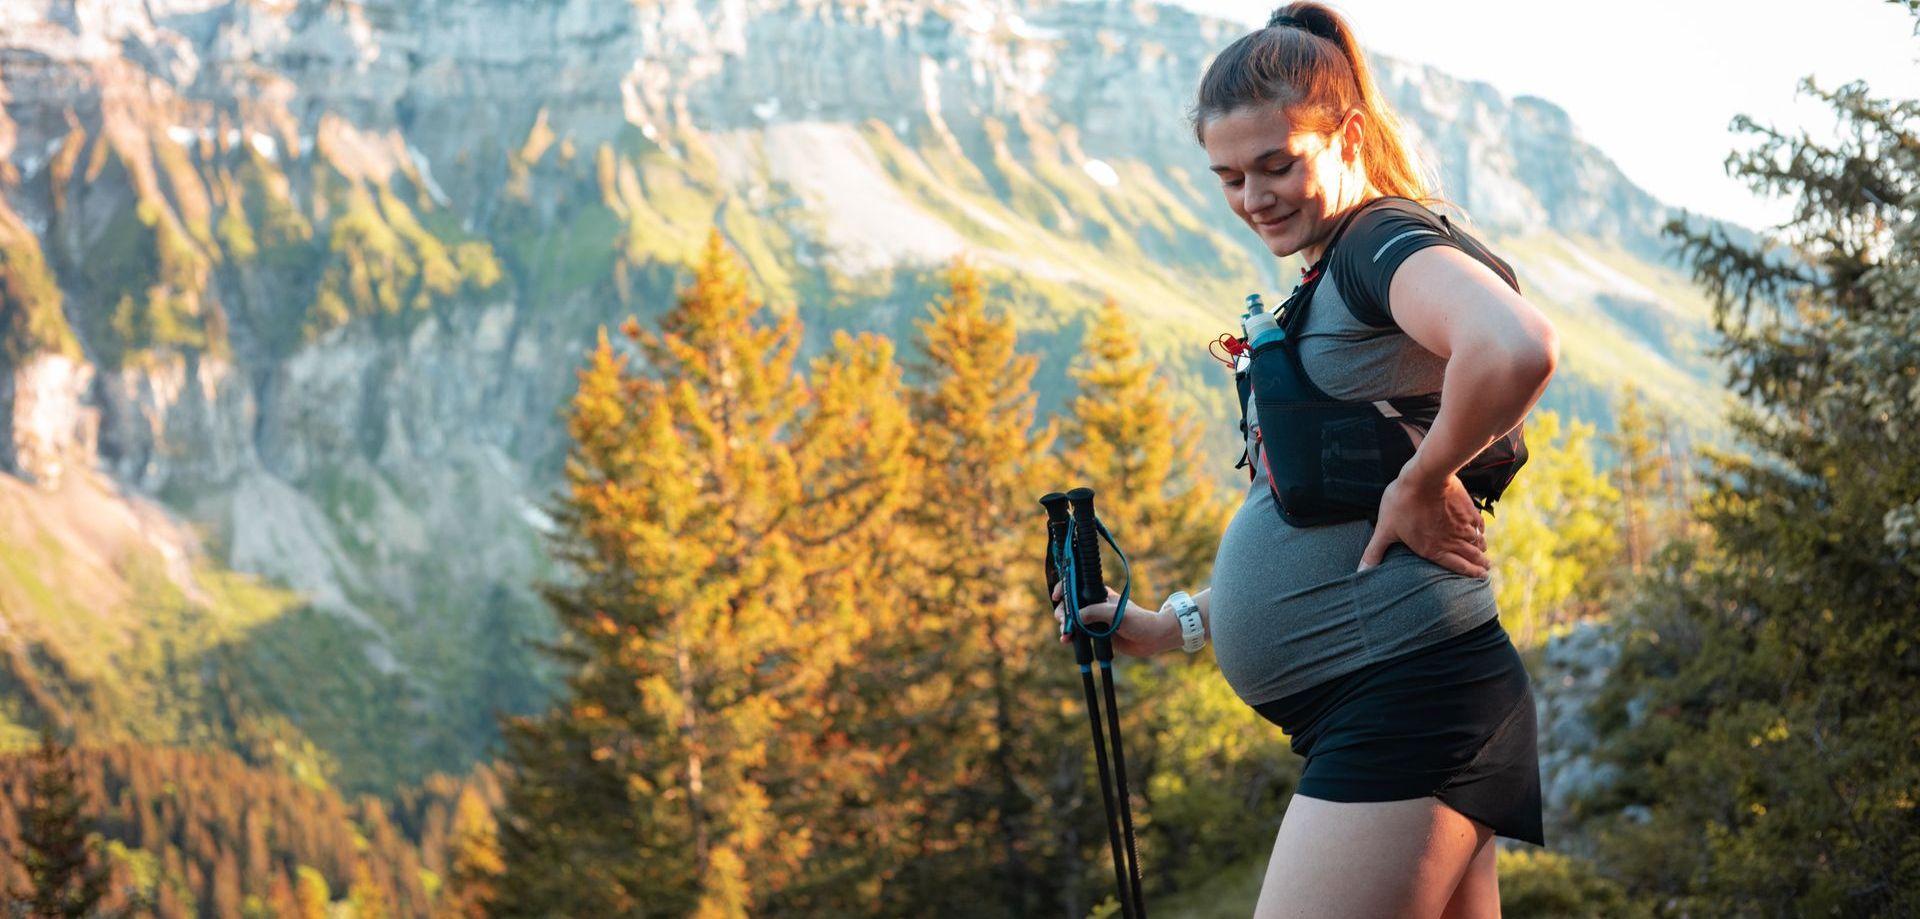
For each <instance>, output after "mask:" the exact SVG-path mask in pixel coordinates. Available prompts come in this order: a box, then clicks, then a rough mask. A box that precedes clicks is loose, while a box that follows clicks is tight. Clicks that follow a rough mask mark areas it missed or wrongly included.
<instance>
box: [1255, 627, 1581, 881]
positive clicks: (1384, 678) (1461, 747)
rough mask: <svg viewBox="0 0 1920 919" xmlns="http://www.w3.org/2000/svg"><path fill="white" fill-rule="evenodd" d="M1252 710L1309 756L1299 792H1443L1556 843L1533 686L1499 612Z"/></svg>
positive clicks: (1522, 834) (1498, 825) (1368, 797)
mask: <svg viewBox="0 0 1920 919" xmlns="http://www.w3.org/2000/svg"><path fill="white" fill-rule="evenodd" d="M1254 710H1255V711H1257V712H1259V713H1260V714H1261V716H1262V717H1264V718H1266V719H1267V720H1268V721H1271V722H1273V723H1274V724H1277V725H1279V726H1280V727H1281V729H1282V730H1284V731H1286V732H1287V736H1288V738H1289V739H1290V740H1291V741H1292V744H1293V750H1294V752H1295V753H1298V754H1300V755H1301V756H1304V757H1306V760H1307V763H1306V768H1305V770H1304V771H1303V772H1302V773H1301V776H1300V787H1299V793H1300V794H1303V795H1307V796H1308V797H1313V798H1320V799H1322V800H1326V801H1404V800H1409V799H1414V798H1424V797H1436V798H1439V799H1440V800H1441V801H1443V802H1445V803H1446V804H1447V805H1448V806H1450V807H1452V808H1453V809H1454V810H1457V811H1459V812H1460V813H1463V814H1465V815H1467V816H1468V817H1471V818H1473V819H1474V820H1477V821H1479V822H1480V823H1483V824H1485V825H1487V826H1489V827H1492V828H1493V831H1494V833H1495V834H1496V835H1500V836H1505V837H1507V838H1509V839H1518V840H1522V841H1525V842H1530V843H1533V844H1534V845H1538V846H1544V845H1546V844H1547V843H1546V831H1545V829H1544V828H1543V827H1542V826H1541V817H1540V756H1539V749H1538V742H1537V738H1536V726H1535V722H1534V719H1535V714H1534V702H1533V687H1532V684H1531V681H1530V680H1529V679H1528V677H1527V669H1526V665H1525V663H1523V662H1522V661H1521V660H1520V653H1519V651H1517V650H1515V649H1514V647H1513V642H1512V641H1511V640H1510V639H1509V638H1508V637H1507V631H1506V629H1504V628H1502V627H1501V625H1500V620H1498V619H1492V620H1488V621H1487V622H1486V623H1485V624H1483V625H1479V626H1475V627H1474V628H1473V629H1471V630H1469V631H1467V632H1464V633H1462V634H1460V635H1458V636H1455V637H1453V638H1450V639H1447V640H1446V641H1444V642H1441V643H1439V644H1435V645H1429V646H1427V647H1424V648H1421V649H1419V650H1417V651H1413V652H1410V653H1408V654H1405V655H1402V656H1400V657H1397V658H1393V659H1390V660H1384V661H1377V662H1375V663H1372V664H1368V665H1367V666H1365V667H1362V668H1361V669H1359V670H1356V671H1354V672H1352V673H1349V674H1345V675H1343V676H1339V677H1335V678H1333V679H1331V680H1328V681H1326V682H1324V683H1321V684H1319V685H1317V686H1312V687H1309V688H1307V689H1304V690H1301V691H1300V692H1297V693H1294V694H1292V695H1289V696H1285V697H1283V698H1280V699H1276V700H1274V701H1272V702H1268V703H1266V704H1264V705H1257V706H1255V707H1254Z"/></svg>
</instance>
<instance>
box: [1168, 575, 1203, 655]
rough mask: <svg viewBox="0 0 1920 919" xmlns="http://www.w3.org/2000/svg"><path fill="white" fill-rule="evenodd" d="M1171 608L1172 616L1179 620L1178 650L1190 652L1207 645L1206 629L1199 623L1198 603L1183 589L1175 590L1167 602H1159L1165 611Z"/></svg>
mask: <svg viewBox="0 0 1920 919" xmlns="http://www.w3.org/2000/svg"><path fill="white" fill-rule="evenodd" d="M1169 608H1171V609H1172V610H1173V617H1174V618H1175V619H1177V620H1179V621H1180V650H1182V651H1185V652H1187V653H1188V654H1192V653H1194V652H1196V651H1198V650H1200V649H1201V648H1204V647H1206V645H1207V629H1206V627H1205V626H1203V625H1201V624H1200V605H1199V604H1198V603H1195V602H1193V598H1192V597H1189V596H1187V592H1186V591H1184V590H1176V591H1174V592H1173V596H1171V597H1168V598H1167V602H1165V603H1162V604H1160V609H1161V611H1162V612H1165V611H1166V610H1168V609H1169Z"/></svg>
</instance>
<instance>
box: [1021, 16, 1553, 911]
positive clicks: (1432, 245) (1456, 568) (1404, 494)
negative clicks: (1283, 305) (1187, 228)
mask: <svg viewBox="0 0 1920 919" xmlns="http://www.w3.org/2000/svg"><path fill="white" fill-rule="evenodd" d="M1193 127H1194V133H1195V135H1196V137H1197V138H1198V140H1199V141H1200V144H1201V146H1202V147H1204V148H1205V150H1206V155H1207V157H1208V159H1209V161H1210V167H1211V169H1212V171H1213V172H1214V173H1215V174H1216V175H1217V176H1219V179H1220V185H1221V191H1222V192H1223V193H1224V195H1225V197H1226V202H1227V205H1228V206H1229V207H1230V208H1232V209H1233V212H1234V214H1235V215H1237V216H1239V218H1240V219H1241V220H1243V221H1245V222H1246V224H1247V226H1248V227H1249V228H1250V229H1251V230H1252V231H1253V232H1254V233H1255V234H1256V235H1258V236H1259V238H1260V241H1261V242H1262V243H1264V244H1265V245H1266V247H1267V248H1268V250H1270V251H1271V252H1272V253H1273V254H1274V255H1275V256H1287V255H1292V254H1294V253H1300V254H1301V255H1302V256H1304V258H1305V259H1306V260H1307V262H1308V263H1309V264H1310V265H1311V266H1312V269H1311V270H1310V271H1309V272H1308V274H1307V278H1308V279H1309V282H1310V283H1309V282H1303V284H1302V289H1301V291H1298V292H1296V296H1295V298H1293V299H1294V300H1295V301H1304V302H1294V303H1291V304H1290V305H1289V308H1288V312H1289V313H1298V315H1297V316H1293V317H1290V318H1291V319H1293V320H1295V321H1290V322H1288V323H1287V329H1288V336H1289V338H1290V339H1291V341H1290V346H1291V347H1292V348H1293V349H1295V350H1294V352H1293V353H1294V355H1296V356H1297V361H1298V363H1297V365H1296V366H1297V367H1298V372H1300V373H1303V374H1304V375H1305V377H1306V380H1307V384H1306V385H1307V386H1308V387H1309V388H1317V389H1318V390H1320V391H1321V393H1320V394H1321V395H1323V396H1325V397H1329V398H1331V399H1335V400H1343V401H1347V402H1356V403H1362V404H1364V403H1367V402H1373V403H1375V404H1377V405H1380V406H1382V407H1383V408H1382V411H1383V412H1384V411H1390V409H1389V408H1387V406H1388V402H1387V400H1405V399H1407V398H1408V397H1414V396H1422V395H1426V396H1431V394H1434V393H1438V394H1439V400H1438V403H1439V404H1438V410H1437V414H1435V413H1429V414H1428V415H1427V416H1426V417H1425V418H1416V417H1413V416H1408V417H1406V418H1405V419H1403V420H1402V422H1401V423H1404V424H1406V425H1407V426H1408V430H1409V434H1408V436H1407V438H1406V439H1407V441H1409V442H1410V443H1411V444H1412V445H1413V450H1412V459H1411V460H1410V461H1408V462H1406V463H1405V464H1404V466H1402V467H1400V468H1399V469H1398V470H1397V476H1396V474H1395V473H1396V470H1392V469H1388V470H1386V472H1385V474H1384V476H1383V477H1382V478H1383V479H1388V480H1390V482H1389V483H1388V484H1386V485H1385V489H1384V492H1383V493H1381V492H1377V491H1376V494H1378V504H1377V508H1376V509H1375V511H1374V513H1373V514H1372V515H1371V519H1365V518H1367V517H1368V516H1369V515H1367V514H1362V515H1360V516H1361V518H1362V519H1349V520H1345V521H1341V522H1332V523H1326V524H1323V525H1300V523H1299V518H1298V517H1297V516H1294V517H1293V518H1292V519H1283V516H1282V514H1281V510H1282V509H1283V506H1282V505H1277V504H1276V497H1275V489H1274V488H1270V487H1269V483H1268V481H1267V479H1268V477H1269V474H1270V468H1277V467H1274V466H1273V464H1272V463H1270V462H1267V461H1265V460H1267V459H1268V456H1267V454H1268V453H1271V451H1272V450H1273V448H1274V446H1275V438H1277V437H1282V436H1284V435H1285V434H1286V433H1287V430H1286V429H1285V428H1283V426H1281V425H1280V424H1279V423H1278V422H1277V421H1271V420H1270V421H1269V423H1268V425H1267V428H1266V429H1265V431H1264V433H1263V429H1262V427H1261V419H1260V418H1259V417H1258V412H1257V411H1255V408H1256V406H1255V405H1253V404H1252V403H1253V402H1254V401H1255V400H1249V404H1248V405H1246V406H1244V409H1245V410H1246V411H1247V413H1248V414H1247V422H1248V431H1249V434H1248V442H1247V448H1248V451H1249V456H1250V458H1251V459H1252V460H1253V463H1252V465H1253V469H1254V478H1253V481H1252V483H1251V485H1250V487H1249V488H1248V489H1247V493H1246V499H1245V501H1244V503H1242V505H1241V506H1240V509H1239V511H1238V513H1237V514H1236V515H1235V516H1234V518H1233V521H1232V523H1231V524H1230V525H1229V526H1228V528H1227V532H1226V535H1225V537H1224V538H1223V539H1222V540H1221V543H1220V548H1219V552H1218V554H1217V556H1216V557H1215V561H1214V569H1213V581H1212V585H1211V586H1210V587H1209V588H1208V589H1206V590H1202V591H1199V592H1198V593H1197V594H1194V595H1192V596H1188V595H1187V594H1186V593H1185V592H1176V593H1175V594H1174V595H1173V596H1171V597H1169V598H1168V600H1167V602H1166V603H1165V604H1164V605H1163V606H1162V608H1161V609H1160V610H1159V611H1157V612H1156V611H1153V610H1148V609H1144V608H1139V607H1135V608H1133V609H1131V610H1130V611H1129V614H1128V615H1127V616H1126V617H1125V618H1124V619H1123V620H1122V625H1121V628H1120V630H1119V632H1118V633H1117V634H1116V636H1115V644H1114V646H1115V648H1116V650H1118V651H1120V652H1121V653H1123V654H1131V655H1134V656H1139V657H1144V656H1148V655H1152V654H1157V653H1160V652H1163V651H1169V650H1172V649H1173V648H1183V647H1184V648H1186V649H1188V650H1189V651H1192V650H1197V649H1198V648H1199V647H1201V646H1202V645H1203V642H1204V640H1205V639H1206V638H1209V637H1210V638H1211V639H1212V641H1213V642H1214V648H1215V657H1216V658H1217V660H1218V661H1219V663H1220V670H1221V673H1222V675H1223V676H1224V677H1225V678H1226V680H1227V682H1228V683H1229V685H1231V686H1232V687H1233V689H1234V691H1235V692H1236V693H1238V694H1239V696H1240V698H1241V699H1243V700H1244V701H1245V702H1246V703H1247V704H1248V705H1250V706H1252V707H1253V708H1254V709H1255V710H1256V711H1258V712H1259V713H1260V714H1261V715H1262V716H1264V717H1265V718H1267V719H1268V720H1270V721H1272V722H1274V723H1275V724H1277V725H1279V726H1280V727H1281V728H1282V729H1284V730H1285V731H1286V733H1287V735H1288V737H1289V738H1290V739H1291V742H1292V744H1293V748H1294V750H1295V751H1296V752H1297V753H1299V754H1300V755H1302V756H1304V757H1305V758H1306V764H1305V767H1304V770H1303V772H1302V774H1301V778H1300V785H1299V788H1298V790H1297V793H1296V794H1295V795H1294V797H1293V799H1292V802H1291V803H1290V804H1289V805H1288V807H1287V811H1286V815H1285V818H1284V819H1283V820H1282V821H1281V825H1280V831H1279V836H1278V838H1277V839H1276V841H1275V843H1274V849H1273V857H1272V861H1271V862H1270V864H1269V865H1268V868H1267V873H1266V880H1265V882H1264V884H1263V886H1262V888H1261V893H1260V899H1259V903H1258V905H1257V907H1256V908H1255V916H1256V917H1257V919H1274V917H1283V916H1284V917H1293V916H1299V917H1316V919H1327V917H1370V919H1371V917H1388V916H1392V917H1400V916H1412V917H1439V916H1447V917H1454V916H1473V917H1491V916H1498V915H1499V909H1500V903H1499V893H1498V882H1497V879H1496V876H1495V869H1494V864H1495V862H1494V853H1495V848H1494V845H1493V842H1492V837H1493V836H1495V835H1500V836H1506V837H1508V838H1512V839H1518V840H1524V841H1527V842H1531V843H1534V844H1536V845H1545V838H1544V837H1545V834H1544V831H1543V830H1542V828H1541V817H1540V779H1539V762H1538V758H1537V753H1536V748H1535V736H1534V727H1535V726H1534V717H1535V716H1534V704H1533V695H1532V690H1531V688H1530V681H1529V678H1528V676H1527V672H1526V669H1525V667H1524V666H1523V664H1522V663H1521V660H1520V657H1519V655H1518V653H1517V652H1516V651H1515V649H1514V647H1513V644H1512V642H1511V641H1510V640H1509V638H1508V636H1507V633H1506V631H1505V630H1504V629H1503V628H1502V627H1501V625H1500V620H1499V611H1498V609H1496V608H1495V605H1494V598H1493V591H1492V588H1491V586H1490V584H1489V583H1488V580H1487V572H1488V567H1489V562H1488V560H1487V556H1486V539H1485V536H1484V531H1483V526H1482V517H1481V514H1480V511H1479V509H1478V508H1477V507H1476V505H1475V501H1474V498H1475V496H1474V495H1473V494H1470V493H1469V490H1468V486H1467V485H1465V484H1463V481H1462V478H1461V476H1460V475H1458V473H1460V472H1461V471H1462V470H1463V469H1466V468H1468V467H1469V464H1470V463H1472V462H1474V461H1475V459H1476V457H1479V456H1481V454H1482V452H1483V451H1484V450H1486V449H1487V448H1488V446H1489V445H1490V444H1493V443H1495V442H1496V441H1498V440H1500V439H1501V438H1503V437H1505V436H1506V435H1508V434H1509V432H1511V431H1513V430H1514V429H1515V428H1516V427H1517V426H1518V425H1519V424H1520V422H1521V421H1522V419H1523V418H1524V417H1525V416H1526V413H1527V411H1528V410H1529V409H1530V408H1532V406H1533V404H1534V402H1535V401H1536V400H1537V399H1538V398H1539V397H1540V394H1541V392H1542V391H1543V390H1544V389H1545V388H1546V385H1547V380H1548V378H1549V377H1550V376H1552V374H1553V369H1554V365H1555V361H1556V359H1557V354H1558V350H1559V345H1558V341H1557V340H1556V338H1555V334H1554V331H1553V328H1552V326H1551V325H1549V324H1548V322H1547V321H1546V319H1545V318H1544V317H1542V316H1541V315H1540V313H1539V312H1538V311H1537V310H1535V309H1534V308H1533V307H1532V306H1531V305H1529V304H1528V303H1527V302H1526V301H1525V300H1523V299H1521V297H1520V295H1519V293H1518V291H1517V289H1516V287H1515V286H1514V285H1513V284H1512V282H1511V281H1510V280H1509V279H1510V277H1511V272H1509V271H1507V269H1506V265H1505V264H1504V263H1502V262H1500V261H1499V260H1498V259H1497V258H1494V257H1493V256H1492V255H1491V254H1490V253H1488V252H1486V250H1485V249H1484V248H1481V247H1480V246H1479V244H1478V243H1477V242H1475V241H1474V240H1473V239H1472V238H1471V237H1470V236H1467V235H1466V234H1464V233H1462V232H1460V231H1458V230H1457V229H1455V228H1453V227H1452V226H1450V225H1448V224H1447V223H1446V222H1445V221H1443V220H1442V219H1441V218H1440V217H1438V216H1437V215H1435V214H1434V213H1433V212H1432V211H1430V210H1428V208H1427V207H1426V206H1425V202H1428V201H1431V200H1433V199H1432V198H1431V197H1430V191H1429V189H1428V188H1427V186H1426V185H1425V183H1424V182H1423V181H1422V179H1421V177H1420V172H1419V170H1418V168H1417V166H1416V163H1415V162H1414V160H1413V158H1412V156H1411V153H1410V151H1409V150H1408V147H1407V145H1406V143H1405V142H1404V141H1403V140H1402V139H1401V137H1400V136H1399V134H1398V131H1397V125H1396V122H1395V120H1394V118H1393V116H1392V113H1391V112H1389V111H1388V110H1387V109H1386V107H1385V106H1384V105H1383V104H1382V102H1381V100H1380V98H1379V94H1378V91H1377V90H1376V88H1375V87H1374V85H1373V82H1372V78H1371V76H1370V75H1369V72H1368V69H1367V66H1366V62H1365V60H1364V58H1363V57H1362V55H1361V51H1360V46H1359V45H1358V43H1356V42H1355V41H1354V37H1353V34H1352V32H1351V31H1350V29H1349V27H1348V26H1347V24H1346V22H1345V21H1344V20H1342V19H1341V18H1340V17H1339V16H1338V15H1336V14H1335V13H1334V12H1333V11H1332V10H1330V9H1328V8H1327V7H1325V6H1323V5H1321V4H1318V3H1294V4H1289V5H1287V6H1284V7H1282V8H1280V9H1279V10H1278V11H1276V12H1275V13H1274V15H1273V18H1272V20H1271V21H1270V22H1269V23H1268V25H1267V27H1266V28H1264V29H1260V30H1258V31H1256V32H1253V33H1251V34H1249V35H1246V36H1244V37H1242V38H1241V39H1239V40H1238V41H1236V42H1234V43H1233V44H1232V45H1230V46H1228V47H1227V48H1226V49H1225V50H1223V51H1222V52H1220V54H1219V55H1218V56H1217V57H1216V58H1215V59H1214V61H1213V64H1212V65H1211V66H1210V67H1209V68H1208V70H1207V73H1206V76H1205V77H1204V78H1203V80H1202V81H1201V84H1200V89H1199V93H1198V99H1197V100H1196V104H1195V106H1194V111H1193ZM1394 417H1398V416H1397V414H1396V415H1394ZM1369 423H1370V422H1369ZM1263 451H1264V452H1263ZM1338 457H1339V454H1337V453H1336V454H1334V455H1333V457H1332V458H1330V459H1327V460H1326V462H1328V463H1334V462H1338ZM1377 457H1378V455H1377V454H1376V462H1377ZM1332 472H1333V473H1334V474H1335V475H1336V477H1337V474H1338V472H1339V471H1338V470H1333V471H1332ZM1285 475H1286V474H1285V473H1283V479H1284V477H1285ZM1281 484H1282V485H1283V486H1284V485H1286V483H1285V482H1284V481H1283V482H1282V483H1281ZM1280 491H1281V492H1282V493H1283V494H1290V492H1287V489H1286V488H1284V487H1283V488H1281V489H1280ZM1288 510H1289V513H1290V514H1293V510H1292V509H1290V508H1289V509H1288ZM1058 599H1059V598H1058V597H1057V596H1056V598H1055V600H1056V602H1057V601H1058ZM1113 599H1114V598H1110V599H1109V601H1108V602H1106V603H1103V604H1099V605H1096V606H1093V607H1090V608H1087V609H1084V610H1082V612H1081V615H1082V617H1083V618H1084V619H1085V620H1086V621H1088V622H1096V623H1097V622H1106V621H1111V620H1112V618H1113V612H1114V610H1113ZM1056 614H1059V610H1058V609H1056Z"/></svg>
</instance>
